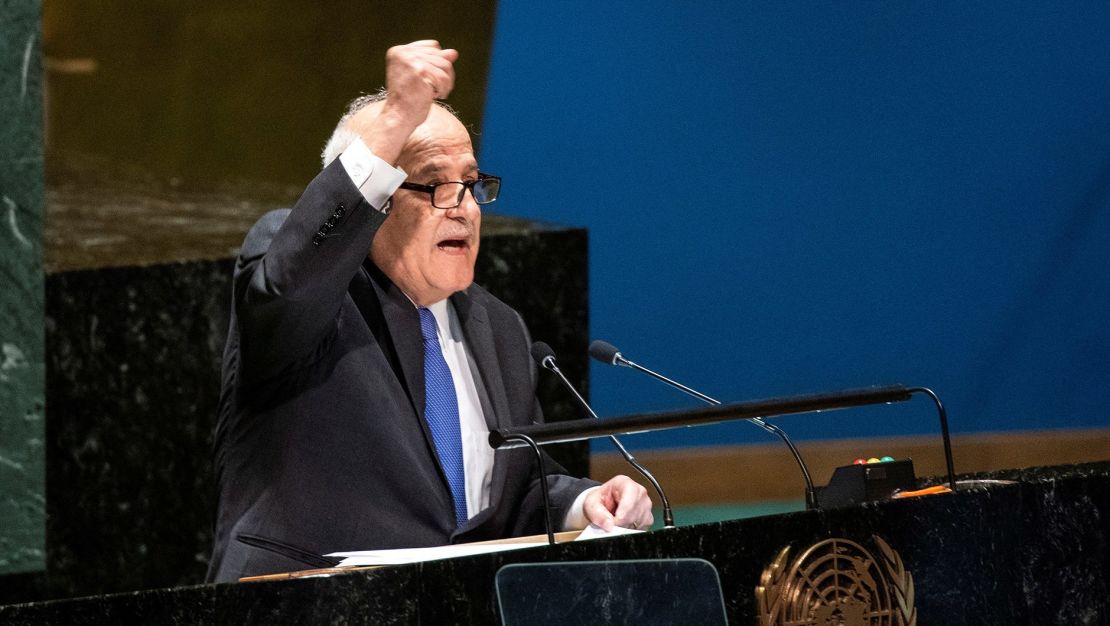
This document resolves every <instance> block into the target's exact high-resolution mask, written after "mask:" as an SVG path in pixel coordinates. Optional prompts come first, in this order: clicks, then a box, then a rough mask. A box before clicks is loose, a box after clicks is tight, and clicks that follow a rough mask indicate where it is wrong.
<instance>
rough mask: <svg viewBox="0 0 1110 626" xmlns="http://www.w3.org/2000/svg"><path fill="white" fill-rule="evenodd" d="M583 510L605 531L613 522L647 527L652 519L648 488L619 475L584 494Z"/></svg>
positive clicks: (649, 526) (622, 525)
mask: <svg viewBox="0 0 1110 626" xmlns="http://www.w3.org/2000/svg"><path fill="white" fill-rule="evenodd" d="M582 512H583V513H585V515H586V519H588V520H589V521H590V522H592V523H593V524H595V525H597V526H600V527H601V528H602V529H603V530H607V531H608V530H613V527H614V526H621V527H624V528H636V529H645V530H646V529H648V528H651V525H652V523H653V522H654V521H655V518H654V517H652V515H651V498H649V497H648V492H647V489H644V488H643V487H642V486H641V485H640V484H639V483H637V482H636V481H634V480H632V479H631V478H629V477H627V476H619V475H618V476H614V477H613V478H611V479H609V480H608V481H607V482H606V483H605V484H603V485H601V486H600V487H598V488H596V489H594V490H593V491H591V492H590V493H589V494H587V495H586V499H585V501H584V502H583V503H582Z"/></svg>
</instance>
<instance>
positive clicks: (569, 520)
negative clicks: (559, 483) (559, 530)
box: [563, 485, 601, 530]
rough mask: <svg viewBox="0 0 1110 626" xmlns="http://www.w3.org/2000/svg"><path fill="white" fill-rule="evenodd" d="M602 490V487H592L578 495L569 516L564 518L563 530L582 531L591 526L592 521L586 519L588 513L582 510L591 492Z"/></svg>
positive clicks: (568, 513)
mask: <svg viewBox="0 0 1110 626" xmlns="http://www.w3.org/2000/svg"><path fill="white" fill-rule="evenodd" d="M600 488H601V485H598V486H596V487H590V488H589V489H587V490H585V491H583V492H582V493H580V494H578V497H577V498H575V499H574V504H571V505H570V510H569V511H567V516H566V517H565V518H563V530H582V529H583V528H585V527H586V526H587V525H589V523H590V520H588V519H586V512H585V511H583V510H582V504H583V503H584V502H585V501H586V496H588V495H589V494H590V492H592V491H594V490H595V489H600Z"/></svg>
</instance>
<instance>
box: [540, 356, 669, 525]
mask: <svg viewBox="0 0 1110 626" xmlns="http://www.w3.org/2000/svg"><path fill="white" fill-rule="evenodd" d="M536 346H537V347H538V349H537V347H534V348H533V356H538V357H540V359H539V361H540V365H542V366H543V367H544V369H546V370H550V371H552V372H554V373H555V375H556V376H558V377H559V380H561V381H563V386H565V387H566V388H567V389H570V392H571V394H573V395H574V397H575V398H577V399H578V403H579V404H581V405H582V407H583V408H584V409H586V412H587V413H589V414H590V417H592V418H594V419H595V420H599V421H600V420H601V418H600V417H598V416H597V413H595V412H594V410H593V408H592V407H591V406H590V404H589V403H588V402H586V399H585V398H583V397H582V394H580V393H578V390H577V389H575V388H574V385H572V384H570V381H569V380H567V377H566V376H564V375H563V371H562V370H561V369H559V366H558V365H556V364H555V357H554V356H553V352H552V351H551V348H550V346H548V345H547V344H546V343H543V342H542V341H537V342H536ZM545 348H546V349H545ZM609 440H610V441H612V442H613V445H614V446H616V447H617V450H618V451H620V453H621V456H623V457H624V460H625V461H628V464H629V465H631V466H632V467H634V468H636V471H637V472H639V473H640V475H641V476H643V477H644V478H645V479H646V480H647V481H648V482H650V483H651V486H652V487H655V491H656V492H657V493H658V494H659V500H660V502H661V503H662V506H663V528H674V527H675V526H674V512H673V511H672V510H671V503H670V501H669V500H668V499H667V494H666V493H664V492H663V487H662V486H661V485H660V484H659V481H657V480H655V476H653V475H652V473H651V472H649V471H648V470H647V468H646V467H644V466H643V465H640V462H639V461H637V460H636V458H635V457H633V456H632V454H631V453H630V452H629V451H628V450H627V449H625V447H624V446H623V445H622V444H621V442H620V440H619V439H617V438H616V437H615V436H613V435H609Z"/></svg>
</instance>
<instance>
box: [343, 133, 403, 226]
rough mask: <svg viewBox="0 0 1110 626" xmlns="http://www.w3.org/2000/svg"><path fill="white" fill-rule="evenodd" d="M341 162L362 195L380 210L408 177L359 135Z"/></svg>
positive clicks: (345, 152) (345, 151)
mask: <svg viewBox="0 0 1110 626" xmlns="http://www.w3.org/2000/svg"><path fill="white" fill-rule="evenodd" d="M339 162H340V163H342V164H343V169H344V170H346V171H347V175H348V176H350V177H351V182H353V183H354V184H355V187H358V190H359V191H361V192H362V197H363V198H366V201H367V202H369V203H370V206H372V207H374V208H375V209H377V210H379V211H381V210H382V209H383V208H384V207H385V204H386V202H387V201H388V200H389V198H390V196H392V195H393V192H394V191H397V188H398V187H400V186H401V183H403V182H404V181H405V178H407V177H408V174H406V173H405V171H404V170H402V169H401V168H398V167H393V166H392V165H390V164H389V163H386V162H385V161H383V160H381V159H380V158H378V157H377V156H375V155H374V153H373V152H371V151H370V148H368V147H366V144H365V143H363V142H362V139H359V138H358V137H355V139H354V141H352V142H351V145H349V146H347V149H346V150H344V151H343V154H340V155H339Z"/></svg>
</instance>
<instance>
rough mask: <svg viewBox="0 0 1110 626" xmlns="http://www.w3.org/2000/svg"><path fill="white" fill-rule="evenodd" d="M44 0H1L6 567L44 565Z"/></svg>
mask: <svg viewBox="0 0 1110 626" xmlns="http://www.w3.org/2000/svg"><path fill="white" fill-rule="evenodd" d="M40 8H41V7H40V2H39V0H0V111H2V112H3V113H2V114H0V574H11V573H17V572H30V571H35V570H41V569H42V568H43V566H44V564H45V552H44V547H45V515H46V510H45V506H44V502H45V493H44V489H45V480H44V477H43V474H44V470H43V467H44V458H43V457H44V450H43V430H44V423H43V387H44V369H43V330H42V315H43V277H42V214H43V160H42V152H43V146H42V65H41V63H40V53H39V51H40V42H41V37H40V29H39V12H40Z"/></svg>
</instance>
